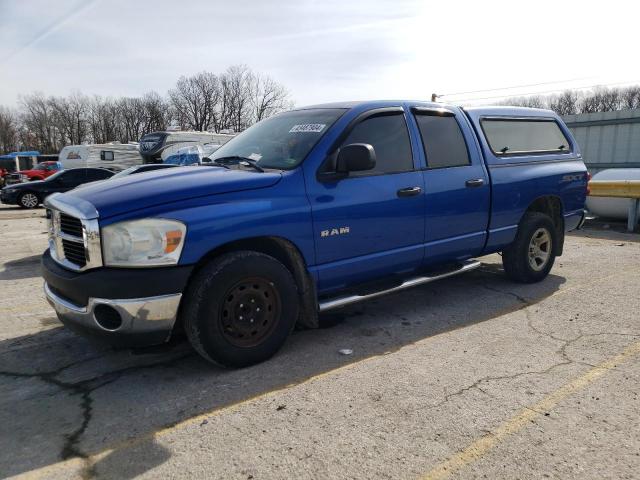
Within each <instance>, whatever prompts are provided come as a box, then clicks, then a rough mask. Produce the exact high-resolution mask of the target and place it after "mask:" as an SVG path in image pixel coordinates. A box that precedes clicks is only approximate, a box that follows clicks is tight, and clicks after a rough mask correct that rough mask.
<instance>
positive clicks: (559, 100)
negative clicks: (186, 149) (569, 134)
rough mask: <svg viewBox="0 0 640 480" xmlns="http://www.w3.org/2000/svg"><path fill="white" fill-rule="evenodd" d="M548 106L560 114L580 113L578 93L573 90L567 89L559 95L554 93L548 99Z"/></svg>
mask: <svg viewBox="0 0 640 480" xmlns="http://www.w3.org/2000/svg"><path fill="white" fill-rule="evenodd" d="M548 108H549V109H551V110H553V111H555V112H556V113H557V114H558V115H572V114H575V113H578V93H577V92H575V91H572V90H565V91H564V92H562V93H561V94H559V95H552V96H551V97H549V100H548Z"/></svg>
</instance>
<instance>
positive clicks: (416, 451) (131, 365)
mask: <svg viewBox="0 0 640 480" xmlns="http://www.w3.org/2000/svg"><path fill="white" fill-rule="evenodd" d="M45 230H46V227H45V220H44V211H43V210H42V209H38V210H33V211H24V210H20V209H14V208H7V207H2V208H0V299H1V300H0V477H3V478H4V477H11V476H20V477H24V478H60V479H62V478H64V479H66V478H85V479H86V478H118V479H123V478H125V479H126V478H134V477H141V478H180V477H190V478H203V479H204V478H206V479H214V478H220V479H256V480H257V479H282V478H295V479H325V478H340V479H342V478H353V479H378V478H379V479H386V478H393V479H413V478H425V479H427V478H461V479H462V478H464V479H467V478H490V479H495V478H523V479H525V478H526V479H528V478H562V479H590V478H593V479H603V478H612V479H614V478H615V479H625V478H628V479H631V478H639V476H640V474H638V472H639V471H640V398H639V394H640V313H639V312H640V268H639V267H640V235H638V234H625V233H621V232H616V231H612V230H601V229H599V230H589V229H587V230H584V231H582V232H578V233H576V234H571V235H569V236H568V237H567V239H566V245H565V254H564V255H563V256H562V257H560V258H558V259H557V262H556V266H555V267H554V269H553V270H552V272H551V275H550V276H549V277H548V278H547V279H546V280H545V281H543V282H541V283H538V284H535V285H518V284H514V283H511V282H509V281H508V280H507V279H506V278H505V277H504V275H503V273H502V270H501V264H500V257H499V256H498V255H492V256H488V257H484V258H482V261H483V263H484V265H483V266H482V267H481V268H480V269H479V270H476V271H473V272H470V273H468V274H465V275H461V276H457V277H452V278H449V279H446V280H443V281H440V282H436V283H432V284H428V285H424V286H421V287H417V288H414V289H411V290H407V291H404V292H402V293H398V294H394V295H390V296H386V297H382V298H379V299H376V300H373V301H370V302H367V303H363V304H360V305H356V306H351V307H349V308H345V309H343V310H340V311H337V312H335V313H333V314H331V315H323V316H322V318H321V321H322V328H321V329H319V330H305V331H296V332H295V333H294V334H293V335H292V337H291V338H290V340H289V341H288V343H287V344H286V346H285V347H284V349H283V350H282V351H281V352H280V353H279V354H278V355H277V356H276V357H274V358H273V359H272V360H270V361H268V362H265V363H263V364H261V365H257V366H254V367H250V368H245V369H240V370H224V369H221V368H217V367H214V366H212V365H210V364H208V363H206V362H205V361H203V360H201V359H200V357H199V356H198V355H197V354H195V353H194V352H193V351H192V350H191V348H190V347H189V345H188V344H187V343H185V342H184V341H183V340H180V339H178V340H176V341H174V342H173V343H171V344H170V345H166V346H163V347H158V348H150V349H139V350H111V349H108V348H105V347H101V346H96V345H94V344H92V343H90V342H89V341H88V340H86V339H84V338H82V337H79V336H77V335H75V334H73V333H71V332H69V331H67V330H66V329H65V328H63V327H62V326H61V324H60V323H59V322H58V320H57V319H56V317H55V314H54V312H53V310H52V309H51V308H50V307H49V305H48V304H47V303H46V301H45V300H44V296H43V293H42V281H41V279H40V277H39V257H40V255H41V253H42V252H43V250H44V249H45V247H46V233H45ZM344 349H348V350H352V353H351V354H349V355H344V354H343V353H340V350H344Z"/></svg>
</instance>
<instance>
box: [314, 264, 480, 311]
mask: <svg viewBox="0 0 640 480" xmlns="http://www.w3.org/2000/svg"><path fill="white" fill-rule="evenodd" d="M480 265H482V264H481V263H480V262H479V261H477V260H466V261H464V262H463V263H462V264H461V265H460V267H458V268H456V269H455V270H450V271H447V272H444V273H440V274H437V275H433V276H428V275H421V276H419V277H413V278H408V279H407V280H405V281H404V282H402V283H401V284H400V285H397V286H395V287H392V288H388V289H385V290H379V291H377V292H373V293H368V294H362V295H361V294H351V295H343V296H340V297H335V298H330V299H327V300H323V301H321V302H319V310H320V311H321V312H326V311H327V310H333V309H334V308H340V307H344V306H346V305H350V304H352V303H357V302H362V301H364V300H370V299H372V298H376V297H381V296H382V295H387V294H388V293H393V292H397V291H400V290H404V289H405V288H411V287H416V286H418V285H422V284H424V283H429V282H434V281H436V280H440V279H442V278H447V277H452V276H453V275H458V274H460V273H464V272H468V271H471V270H475V269H476V268H478V267H479V266H480Z"/></svg>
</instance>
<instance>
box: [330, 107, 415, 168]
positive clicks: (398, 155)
mask: <svg viewBox="0 0 640 480" xmlns="http://www.w3.org/2000/svg"><path fill="white" fill-rule="evenodd" d="M351 143H368V144H370V145H371V146H373V149H374V150H375V152H376V166H375V168H374V169H373V170H369V171H367V172H363V174H364V175H367V174H371V173H394V172H406V171H410V170H413V156H412V154H411V144H410V143H409V133H408V132H407V124H406V122H405V121H404V115H403V114H402V113H397V114H393V115H380V116H376V117H370V118H367V119H366V120H363V121H362V122H360V123H359V124H357V125H356V126H355V127H354V129H353V130H352V131H351V133H350V134H349V136H348V137H347V139H346V140H345V141H344V142H343V143H342V146H345V145H349V144H351Z"/></svg>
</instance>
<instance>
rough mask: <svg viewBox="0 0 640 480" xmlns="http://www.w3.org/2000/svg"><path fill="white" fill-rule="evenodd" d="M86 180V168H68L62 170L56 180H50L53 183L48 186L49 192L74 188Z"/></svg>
mask: <svg viewBox="0 0 640 480" xmlns="http://www.w3.org/2000/svg"><path fill="white" fill-rule="evenodd" d="M86 181H87V170H86V168H74V169H71V170H67V171H64V172H62V173H61V174H60V175H59V176H57V177H56V178H55V179H54V180H52V181H50V182H48V183H50V184H51V185H50V186H49V187H48V190H49V191H48V192H47V193H55V192H67V191H69V190H71V189H73V188H76V187H77V186H78V185H80V184H82V183H85V182H86Z"/></svg>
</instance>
